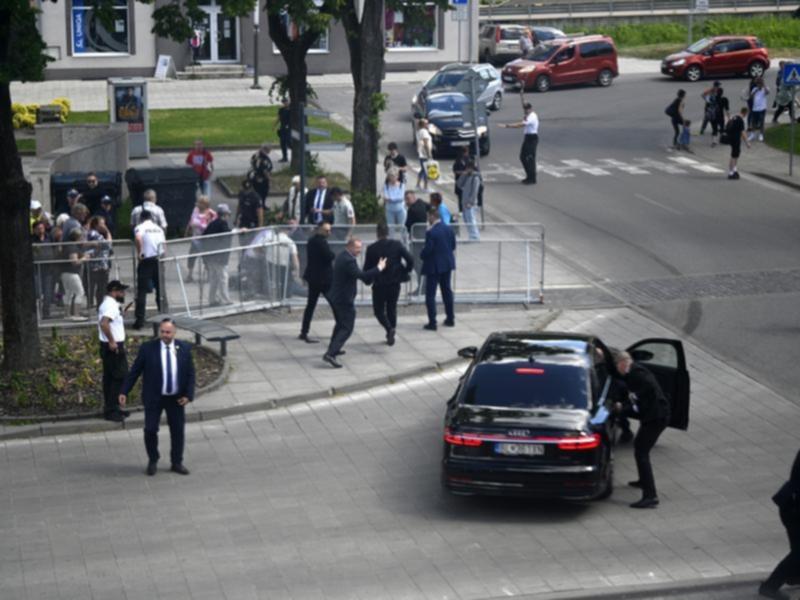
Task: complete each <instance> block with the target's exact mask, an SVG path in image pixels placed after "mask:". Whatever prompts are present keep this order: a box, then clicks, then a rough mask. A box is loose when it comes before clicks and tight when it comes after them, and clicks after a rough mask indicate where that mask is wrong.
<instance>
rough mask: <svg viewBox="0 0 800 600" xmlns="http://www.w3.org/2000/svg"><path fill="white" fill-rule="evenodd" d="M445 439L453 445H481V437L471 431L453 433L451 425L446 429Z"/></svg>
mask: <svg viewBox="0 0 800 600" xmlns="http://www.w3.org/2000/svg"><path fill="white" fill-rule="evenodd" d="M444 441H445V442H447V443H448V444H452V445H453V446H480V445H481V444H482V443H483V442H482V441H481V439H480V438H479V437H478V436H477V435H475V434H471V433H453V432H452V431H451V430H450V428H449V427H446V428H445V430H444Z"/></svg>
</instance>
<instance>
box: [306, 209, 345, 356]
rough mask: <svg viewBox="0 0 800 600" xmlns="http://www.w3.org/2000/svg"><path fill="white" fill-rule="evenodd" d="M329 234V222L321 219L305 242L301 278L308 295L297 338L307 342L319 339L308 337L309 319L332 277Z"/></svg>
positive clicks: (332, 254)
mask: <svg viewBox="0 0 800 600" xmlns="http://www.w3.org/2000/svg"><path fill="white" fill-rule="evenodd" d="M330 234H331V224H330V223H326V222H325V221H323V222H322V223H320V224H319V225H317V230H316V232H315V233H314V235H312V236H311V238H310V239H309V240H308V244H306V254H307V263H306V270H305V272H304V273H303V279H305V281H306V283H307V284H308V297H307V299H306V309H305V311H303V325H302V326H301V327H300V335H299V336H298V337H299V339H301V340H303V341H304V342H306V343H307V344H316V343H317V342H318V341H319V340H315V339H313V338H310V337H308V330H309V329H310V328H311V319H313V318H314V310H315V309H316V308H317V301H318V300H319V297H320V296H321V295H322V296H327V294H328V290H329V289H330V288H331V280H332V279H333V259H334V258H336V255H335V254H334V253H333V250H331V249H330V246H328V236H330Z"/></svg>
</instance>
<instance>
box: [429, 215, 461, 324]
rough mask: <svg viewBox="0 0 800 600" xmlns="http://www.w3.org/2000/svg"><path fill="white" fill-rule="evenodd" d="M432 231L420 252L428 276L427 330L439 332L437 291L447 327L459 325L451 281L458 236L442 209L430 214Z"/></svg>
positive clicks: (454, 266)
mask: <svg viewBox="0 0 800 600" xmlns="http://www.w3.org/2000/svg"><path fill="white" fill-rule="evenodd" d="M428 223H430V228H429V229H428V231H427V232H425V247H424V248H423V249H422V252H420V256H421V258H422V274H423V275H424V276H425V306H426V307H427V309H428V323H427V324H426V325H425V329H427V330H429V331H436V288H437V287H438V288H440V289H441V291H442V302H443V303H444V312H445V315H446V317H447V318H446V319H445V321H444V324H445V325H446V326H447V327H454V326H455V324H456V317H455V312H454V310H453V289H452V288H451V287H450V277H451V275H452V273H453V271H454V270H455V268H456V255H455V253H454V251H455V249H456V236H455V234H454V233H453V229H452V228H451V227H450V226H449V225H445V224H444V223H442V220H441V218H440V215H439V209H438V208H435V207H431V208H430V209H429V210H428Z"/></svg>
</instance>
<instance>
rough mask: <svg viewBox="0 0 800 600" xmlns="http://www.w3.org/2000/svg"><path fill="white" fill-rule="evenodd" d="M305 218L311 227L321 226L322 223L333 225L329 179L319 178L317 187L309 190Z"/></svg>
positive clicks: (321, 176)
mask: <svg viewBox="0 0 800 600" xmlns="http://www.w3.org/2000/svg"><path fill="white" fill-rule="evenodd" d="M305 207H306V208H305V218H306V222H307V223H309V224H311V225H319V224H320V223H321V222H322V221H327V222H328V223H333V198H332V197H331V194H330V190H328V178H327V177H325V175H319V176H318V177H317V187H316V188H314V189H313V190H309V192H308V193H307V194H306V200H305Z"/></svg>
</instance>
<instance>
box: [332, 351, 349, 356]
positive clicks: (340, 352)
mask: <svg viewBox="0 0 800 600" xmlns="http://www.w3.org/2000/svg"><path fill="white" fill-rule="evenodd" d="M345 354H347V350H339V351H338V352H337V353H336V354H335V355H334V356H344V355H345Z"/></svg>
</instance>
